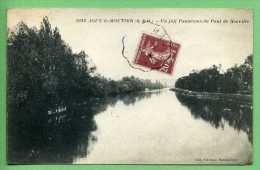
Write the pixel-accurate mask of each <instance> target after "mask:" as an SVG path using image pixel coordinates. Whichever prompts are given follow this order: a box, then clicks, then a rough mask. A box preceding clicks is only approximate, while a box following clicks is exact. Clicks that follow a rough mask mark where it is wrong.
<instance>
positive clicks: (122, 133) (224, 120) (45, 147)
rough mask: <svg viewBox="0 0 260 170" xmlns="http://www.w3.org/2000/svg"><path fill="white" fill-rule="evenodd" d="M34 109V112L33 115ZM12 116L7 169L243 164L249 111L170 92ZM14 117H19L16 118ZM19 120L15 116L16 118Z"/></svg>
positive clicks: (247, 144) (249, 147) (249, 137)
mask: <svg viewBox="0 0 260 170" xmlns="http://www.w3.org/2000/svg"><path fill="white" fill-rule="evenodd" d="M31 110H32V109H31ZM35 110H37V114H34V113H33V111H30V110H29V109H28V108H23V106H21V109H20V113H19V114H21V115H23V116H20V117H18V118H17V116H15V117H14V116H12V115H9V133H8V135H9V136H8V161H9V163H75V164H78V163H80V164H86V163H108V164H118V163H120V164H121V163H122V164H132V163H142V164H157V163H160V164H164V163H165V164H176V163H248V162H250V160H251V153H252V144H251V143H252V142H251V141H252V128H251V125H252V107H251V105H250V104H245V103H239V101H236V102H232V101H218V100H216V101H214V100H198V99H196V98H191V97H187V96H182V95H180V94H176V93H175V92H172V91H169V90H167V89H165V90H162V91H153V92H143V93H138V94H132V95H125V96H117V97H111V98H105V99H99V98H94V99H89V100H87V101H84V102H83V103H81V104H78V103H77V104H76V103H74V104H73V103H71V102H69V104H67V105H66V107H64V106H63V107H59V108H58V111H57V108H56V109H49V110H48V114H49V115H48V116H43V117H39V116H38V115H46V114H45V112H47V111H46V110H44V109H43V110H42V112H43V114H39V113H38V112H39V109H35ZM19 114H18V115H19ZM16 115H17V113H16Z"/></svg>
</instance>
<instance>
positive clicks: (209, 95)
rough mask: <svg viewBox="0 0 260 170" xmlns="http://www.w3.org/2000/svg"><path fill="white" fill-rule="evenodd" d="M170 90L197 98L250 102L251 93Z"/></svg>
mask: <svg viewBox="0 0 260 170" xmlns="http://www.w3.org/2000/svg"><path fill="white" fill-rule="evenodd" d="M170 91H174V92H177V93H179V94H181V95H185V96H190V97H195V98H197V99H210V100H220V99H227V100H229V101H234V100H238V101H242V102H248V103H252V95H250V94H240V93H219V92H198V91H191V90H186V89H180V88H175V87H174V88H170Z"/></svg>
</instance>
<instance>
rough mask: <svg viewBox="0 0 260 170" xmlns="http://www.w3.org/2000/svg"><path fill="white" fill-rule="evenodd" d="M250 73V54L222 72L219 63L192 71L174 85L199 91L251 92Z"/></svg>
mask: <svg viewBox="0 0 260 170" xmlns="http://www.w3.org/2000/svg"><path fill="white" fill-rule="evenodd" d="M252 73H253V67H252V56H251V55H250V56H248V57H247V58H246V59H245V61H244V63H243V64H241V65H235V66H233V67H231V68H229V69H227V71H226V72H224V73H221V65H219V66H216V65H213V66H212V67H211V68H208V69H203V70H201V71H193V72H192V73H190V74H189V75H188V76H184V77H181V78H179V79H178V80H177V81H176V83H175V87H176V88H182V89H187V90H191V91H199V92H200V91H204V92H222V93H241V94H252V76H253V74H252Z"/></svg>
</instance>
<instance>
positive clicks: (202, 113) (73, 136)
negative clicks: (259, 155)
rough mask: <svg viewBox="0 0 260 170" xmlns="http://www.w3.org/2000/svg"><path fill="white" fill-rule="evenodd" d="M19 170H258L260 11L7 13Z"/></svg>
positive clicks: (12, 151) (10, 152) (10, 135)
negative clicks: (158, 167)
mask: <svg viewBox="0 0 260 170" xmlns="http://www.w3.org/2000/svg"><path fill="white" fill-rule="evenodd" d="M7 22H8V23H7V25H8V39H7V64H8V67H7V69H8V70H7V73H8V74H7V80H8V81H7V111H8V113H7V114H8V115H7V117H8V118H7V119H8V120H7V126H8V127H7V144H8V146H7V161H8V163H9V164H235V165H247V164H251V163H252V152H253V150H252V148H253V147H252V138H253V135H252V117H253V116H252V110H253V106H252V73H253V66H252V60H253V59H252V58H253V11H252V10H249V9H174V8H172V9H170V8H169V9H167V8H166V9H160V8H157V9H156V8H152V9H120V8H118V9H82V8H81V9H59V8H57V9H56V8H52V9H47V8H46V9H9V10H8V11H7Z"/></svg>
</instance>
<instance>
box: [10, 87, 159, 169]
mask: <svg viewBox="0 0 260 170" xmlns="http://www.w3.org/2000/svg"><path fill="white" fill-rule="evenodd" d="M152 94H155V93H149V92H147V93H143V92H142V93H133V94H129V95H121V96H114V97H107V98H90V99H88V100H84V101H82V102H77V103H73V102H66V103H67V104H64V105H58V106H57V105H56V106H46V105H45V106H44V105H42V104H41V105H40V104H39V105H38V104H36V102H35V103H32V104H21V105H19V106H17V107H10V106H9V108H8V111H9V113H8V163H9V164H17V163H21V164H30V163H51V164H52V163H72V162H73V160H74V159H75V158H78V157H86V156H87V154H88V145H89V144H90V142H91V143H95V142H96V141H97V140H98V139H97V138H96V137H94V136H93V135H91V132H92V131H95V130H96V129H97V125H96V123H95V120H94V116H95V115H96V114H98V113H100V112H103V111H105V110H106V109H107V107H108V106H112V107H113V106H115V105H116V103H117V102H118V101H122V102H123V103H124V104H125V105H133V104H135V102H138V101H139V100H142V99H143V98H150V97H151V95H152Z"/></svg>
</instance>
